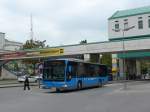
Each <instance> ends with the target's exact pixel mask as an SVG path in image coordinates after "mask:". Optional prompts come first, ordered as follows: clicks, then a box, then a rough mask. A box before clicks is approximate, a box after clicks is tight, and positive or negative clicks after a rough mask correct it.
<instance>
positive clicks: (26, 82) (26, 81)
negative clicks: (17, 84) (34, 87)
mask: <svg viewBox="0 0 150 112" xmlns="http://www.w3.org/2000/svg"><path fill="white" fill-rule="evenodd" d="M26 87H27V88H28V90H30V85H29V79H28V77H27V76H25V81H24V90H26Z"/></svg>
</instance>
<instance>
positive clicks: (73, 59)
mask: <svg viewBox="0 0 150 112" xmlns="http://www.w3.org/2000/svg"><path fill="white" fill-rule="evenodd" d="M53 60H66V61H74V62H82V63H89V64H98V65H104V66H106V65H105V64H100V63H92V62H86V61H84V60H81V59H76V58H58V59H48V60H46V61H53Z"/></svg>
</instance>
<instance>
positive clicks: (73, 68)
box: [67, 61, 77, 77]
mask: <svg viewBox="0 0 150 112" xmlns="http://www.w3.org/2000/svg"><path fill="white" fill-rule="evenodd" d="M67 71H68V72H70V73H69V74H71V77H75V76H76V75H77V63H76V62H71V61H70V62H68V69H67Z"/></svg>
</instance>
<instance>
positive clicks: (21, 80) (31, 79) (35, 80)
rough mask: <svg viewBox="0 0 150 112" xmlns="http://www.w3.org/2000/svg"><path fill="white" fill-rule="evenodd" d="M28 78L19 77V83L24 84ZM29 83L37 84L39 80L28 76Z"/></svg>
mask: <svg viewBox="0 0 150 112" xmlns="http://www.w3.org/2000/svg"><path fill="white" fill-rule="evenodd" d="M25 78H26V76H25V75H24V76H19V77H18V82H24V81H25ZM28 79H29V82H37V79H36V78H35V77H32V76H28Z"/></svg>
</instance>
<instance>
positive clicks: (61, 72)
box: [43, 60, 65, 81]
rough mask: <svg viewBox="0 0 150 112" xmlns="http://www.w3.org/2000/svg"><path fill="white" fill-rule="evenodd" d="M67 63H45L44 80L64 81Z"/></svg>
mask: <svg viewBox="0 0 150 112" xmlns="http://www.w3.org/2000/svg"><path fill="white" fill-rule="evenodd" d="M64 76H65V61H62V60H57V61H45V62H44V68H43V79H44V80H50V81H64V79H65V77H64Z"/></svg>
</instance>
